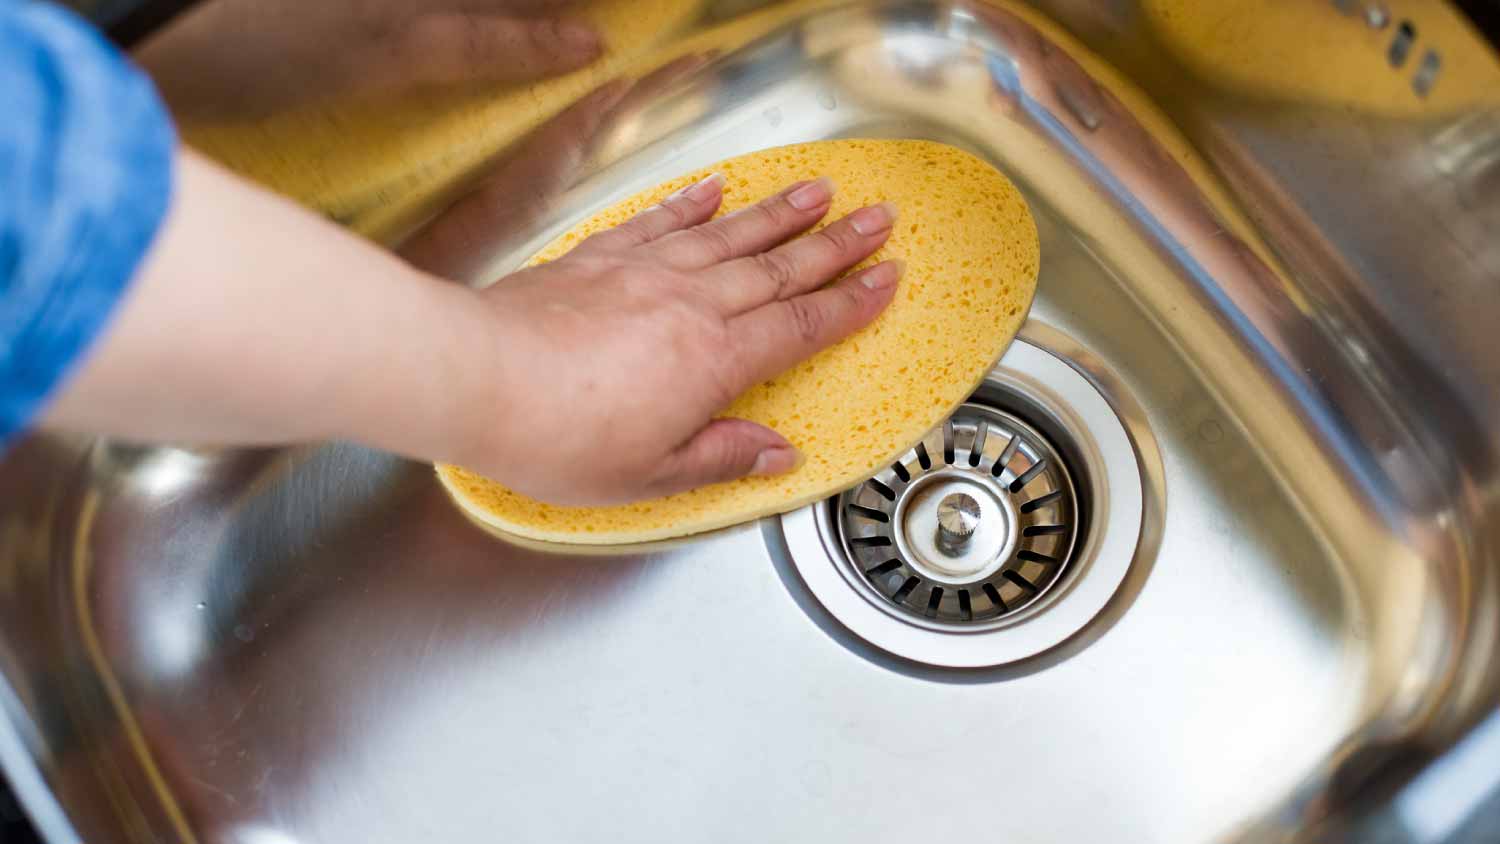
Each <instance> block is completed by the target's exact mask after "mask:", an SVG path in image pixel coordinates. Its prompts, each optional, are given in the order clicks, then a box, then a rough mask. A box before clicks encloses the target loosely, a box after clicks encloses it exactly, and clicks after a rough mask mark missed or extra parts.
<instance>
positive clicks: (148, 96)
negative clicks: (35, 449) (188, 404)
mask: <svg viewBox="0 0 1500 844" xmlns="http://www.w3.org/2000/svg"><path fill="white" fill-rule="evenodd" d="M175 146H176V137H175V134H174V132H173V129H172V123H171V119H170V118H169V117H168V115H167V112H166V109H165V108H163V106H162V104H161V101H160V100H159V99H158V98H157V95H156V90H155V88H153V87H152V85H151V82H150V80H149V79H148V78H146V76H145V75H144V74H142V73H141V72H140V71H138V70H136V69H135V68H134V67H132V66H131V65H130V63H129V62H128V61H127V60H126V59H125V57H124V56H122V55H121V54H120V53H119V52H118V51H117V50H115V48H114V47H113V46H111V45H110V44H109V42H108V41H106V40H105V39H104V38H103V36H101V35H100V34H99V33H98V32H97V31H95V30H94V29H93V28H91V27H90V26H89V25H88V24H86V23H85V22H83V21H82V20H81V19H79V18H78V17H76V16H75V15H73V14H72V13H71V12H68V11H65V10H63V9H61V8H59V7H56V6H53V5H51V4H46V3H37V2H16V0H0V449H3V448H4V446H5V445H6V444H7V443H8V442H9V441H11V440H13V439H14V438H15V436H16V435H17V434H18V433H19V432H20V431H21V430H23V429H24V428H25V426H26V425H27V424H28V422H30V421H31V420H32V419H33V418H34V417H35V416H36V414H37V413H38V411H39V410H40V409H41V407H42V405H43V403H44V402H45V400H46V399H47V397H48V396H49V395H50V394H51V393H53V392H54V391H55V390H56V389H57V387H58V386H59V385H60V384H61V383H62V381H63V379H64V378H65V377H66V376H67V374H68V372H69V371H70V369H71V368H72V367H73V366H74V365H75V364H77V362H78V361H79V359H80V358H81V356H82V355H83V354H84V353H85V351H86V350H87V349H88V346H89V344H90V342H92V341H93V340H94V338H95V337H96V336H98V334H99V333H100V331H101V330H102V329H103V327H104V325H105V322H106V321H107V319H108V318H109V315H110V312H111V311H112V310H113V309H114V307H115V304H116V303H117V302H118V301H119V300H120V297H121V296H122V295H123V293H124V291H125V289H126V287H127V286H128V284H129V282H130V279H131V276H132V275H133V273H134V270H135V267H136V265H137V264H138V263H139V262H140V260H141V258H142V257H143V256H144V255H145V253H146V250H147V248H148V247H149V246H150V244H151V239H152V237H153V236H154V234H155V233H156V230H157V228H158V227H159V226H160V225H161V221H162V218H163V216H164V215H165V214H166V210H167V203H168V200H169V198H170V196H171V187H172V154H173V150H174V148H175Z"/></svg>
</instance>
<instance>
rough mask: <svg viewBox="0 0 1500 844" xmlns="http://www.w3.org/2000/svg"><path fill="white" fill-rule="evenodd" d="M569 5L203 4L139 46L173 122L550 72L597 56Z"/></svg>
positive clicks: (412, 0) (396, 0)
mask: <svg viewBox="0 0 1500 844" xmlns="http://www.w3.org/2000/svg"><path fill="white" fill-rule="evenodd" d="M569 5H571V4H570V3H568V2H564V0H557V2H547V0H314V2H306V0H205V2H203V3H200V4H199V5H198V6H197V7H195V8H193V9H191V10H189V11H188V12H186V13H184V14H183V15H182V17H181V18H180V19H178V20H174V21H173V22H172V23H171V25H170V26H168V27H167V28H166V29H164V30H162V31H161V32H159V33H157V34H155V35H153V36H152V37H151V38H150V39H148V40H147V41H146V42H145V43H144V44H143V45H141V47H140V48H139V49H137V50H136V51H135V53H134V58H135V59H136V61H138V62H139V63H140V64H141V65H142V66H143V67H145V69H146V70H147V72H149V73H150V74H151V76H152V78H153V79H154V80H156V83H157V86H158V87H159V88H160V89H161V91H162V94H163V97H164V98H165V99H166V101H167V103H168V104H169V105H170V106H171V107H172V111H173V113H174V114H176V115H177V117H178V119H179V120H193V119H206V120H215V119H250V118H254V117H258V116H262V115H264V114H267V113H270V112H274V111H277V110H280V109H284V108H289V107H292V106H297V105H303V104H306V103H308V102H313V101H318V100H324V99H339V98H358V97H362V96H371V95H378V94H390V93H400V92H404V91H411V90H414V89H422V88H426V87H437V86H446V85H456V84H462V83H468V82H515V81H527V80H532V79H540V78H543V77H547V76H555V75H557V74H560V73H566V72H567V71H570V70H575V69H577V68H580V67H582V66H584V65H586V64H588V63H589V62H591V61H593V60H594V59H595V58H597V57H598V56H599V54H600V52H601V50H602V49H603V44H602V43H601V39H600V38H599V35H598V33H597V32H595V31H594V30H593V29H592V28H591V27H589V26H588V25H586V24H584V23H582V22H581V21H578V20H574V19H571V18H568V17H566V16H564V14H563V12H564V11H565V9H566V7H567V6H569Z"/></svg>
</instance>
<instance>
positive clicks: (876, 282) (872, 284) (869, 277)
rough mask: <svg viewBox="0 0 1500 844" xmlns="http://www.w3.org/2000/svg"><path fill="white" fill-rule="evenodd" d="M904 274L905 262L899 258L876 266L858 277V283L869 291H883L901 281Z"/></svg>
mask: <svg viewBox="0 0 1500 844" xmlns="http://www.w3.org/2000/svg"><path fill="white" fill-rule="evenodd" d="M905 274H906V262H905V261H903V260H901V259H900V258H892V259H891V260H889V261H886V262H885V263H883V264H876V265H875V266H873V267H871V268H870V269H868V270H865V272H864V273H863V274H862V275H861V276H860V277H859V283H860V284H863V285H864V286H866V287H868V288H870V289H871V290H884V289H885V288H887V287H890V286H892V285H894V284H895V283H896V282H897V281H900V280H901V276H903V275H905Z"/></svg>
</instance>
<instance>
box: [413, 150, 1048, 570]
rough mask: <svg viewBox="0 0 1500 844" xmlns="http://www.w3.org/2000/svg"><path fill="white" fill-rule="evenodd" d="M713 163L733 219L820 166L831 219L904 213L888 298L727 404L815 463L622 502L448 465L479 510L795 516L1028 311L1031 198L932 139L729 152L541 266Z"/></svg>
mask: <svg viewBox="0 0 1500 844" xmlns="http://www.w3.org/2000/svg"><path fill="white" fill-rule="evenodd" d="M714 171H718V172H720V173H723V174H724V176H725V180H726V181H725V198H724V205H723V208H722V209H721V211H720V213H721V214H722V213H726V212H729V211H733V210H735V209H736V208H742V207H744V206H746V205H749V204H752V203H753V202H755V201H757V200H759V199H761V198H763V197H766V196H768V195H770V194H772V193H774V192H776V191H777V190H779V189H781V188H782V187H784V186H785V185H787V184H788V183H790V182H793V181H797V180H799V179H810V178H814V177H817V176H820V175H822V176H828V177H830V178H831V179H832V180H833V182H834V184H835V185H836V186H837V188H838V192H837V194H836V196H835V199H834V203H833V208H832V210H831V211H830V212H829V214H828V217H827V218H826V219H825V222H831V221H833V220H836V219H838V218H839V217H840V216H842V215H844V214H846V213H848V212H850V211H853V210H855V209H856V208H858V207H860V206H862V205H868V204H872V203H875V202H879V201H881V200H889V201H892V202H894V203H895V204H896V205H897V206H898V207H899V208H900V213H901V217H900V219H899V220H898V221H897V224H896V231H895V233H894V234H893V235H892V236H891V239H890V241H889V242H888V243H886V245H885V246H884V248H882V249H881V250H880V252H878V253H877V254H876V255H875V256H873V257H872V258H870V259H869V260H868V261H866V262H865V264H862V265H861V266H866V265H869V264H873V263H875V262H877V261H880V260H884V259H886V258H893V257H900V258H903V259H905V261H906V274H905V276H904V277H903V278H902V280H901V282H900V285H899V287H898V288H897V291H896V297H895V300H894V301H893V302H892V304H891V306H890V307H889V308H888V309H887V310H886V311H885V312H884V313H883V314H881V316H880V317H879V318H878V319H877V320H876V321H875V322H874V323H872V324H871V325H869V326H867V327H866V328H865V329H864V330H862V331H860V332H859V333H857V334H855V335H853V336H851V337H849V338H847V339H846V340H844V341H843V342H842V343H839V344H838V345H836V346H834V347H832V348H829V349H826V350H824V351H823V352H821V353H820V354H818V355H816V356H814V357H813V358H811V359H810V360H807V361H805V362H804V363H802V364H800V365H798V366H796V367H794V368H793V369H791V370H789V371H787V372H786V373H784V374H782V375H781V376H779V377H777V378H776V379H774V380H772V381H769V382H767V383H764V384H759V385H757V386H755V387H754V388H752V389H751V390H750V391H749V392H747V393H745V394H744V395H742V396H740V397H739V398H738V399H737V400H736V401H735V402H734V404H733V405H731V406H730V407H729V408H728V409H727V410H726V411H725V412H724V415H725V416H735V417H741V418H745V419H750V420H753V421H755V422H759V423H761V424H764V425H767V426H769V427H771V428H773V429H775V430H777V431H779V432H780V433H781V434H782V435H783V436H785V437H786V438H787V439H788V440H790V441H791V442H792V444H793V445H795V446H797V448H799V449H801V450H802V452H803V454H804V455H805V456H806V458H807V459H806V461H805V462H804V463H803V465H802V466H801V467H799V468H798V469H796V470H795V471H792V472H790V473H788V474H785V475H780V476H777V477H772V478H746V479H742V480H738V481H733V482H730V483H724V484H715V485H713V486H708V487H704V488H701V489H697V490H693V491H691V492H686V493H680V494H677V495H672V496H668V497H666V498H658V499H654V500H650V501H641V502H637V503H633V504H624V505H618V506H612V507H559V506H553V505H550V504H543V503H541V502H538V501H535V500H532V499H530V498H527V497H526V496H523V495H521V494H519V493H516V492H513V491H511V490H509V489H507V488H506V487H504V486H502V485H500V484H498V483H496V482H494V481H491V480H489V479H487V478H484V477H482V476H480V475H477V474H475V473H473V472H470V471H467V470H465V469H462V468H459V467H456V466H446V465H443V466H439V467H438V470H437V471H438V477H439V478H440V479H441V480H442V482H443V485H444V486H445V487H446V488H447V489H448V491H449V492H450V493H451V494H452V495H453V497H454V499H455V500H456V501H457V502H458V504H459V506H460V507H462V508H463V509H464V510H465V511H466V512H467V513H468V514H470V515H471V516H472V517H474V518H476V519H478V520H479V521H480V522H482V523H484V524H487V525H490V526H492V527H495V528H498V529H500V530H501V531H504V532H507V533H512V534H517V535H520V536H524V537H528V538H532V539H541V540H548V541H555V542H569V543H587V544H601V545H602V544H619V543H628V542H644V541H649V540H655V539H664V538H668V537H673V536H681V535H684V534H689V533H697V532H699V531H705V530H711V529H713V528H718V527H724V526H726V525H732V524H736V523H739V522H744V521H749V520H751V519H755V518H759V517H761V516H766V515H770V514H772V513H780V512H786V511H788V510H792V509H795V508H797V507H800V506H802V505H804V504H807V503H810V502H813V501H816V500H818V499H820V498H824V497H826V496H828V495H831V494H833V493H836V492H838V491H839V490H842V489H844V488H847V487H849V486H851V485H853V484H855V483H858V482H859V481H861V480H863V479H864V478H867V477H869V476H870V475H871V474H873V473H874V472H875V471H876V470H878V469H880V468H881V467H883V466H885V465H887V464H889V463H890V462H892V461H893V460H895V459H896V458H897V457H898V456H899V455H900V454H902V453H903V452H905V451H906V450H907V449H909V448H911V447H912V446H914V445H915V444H916V442H917V441H918V440H919V439H921V437H922V435H923V434H925V433H926V432H927V431H928V430H929V429H931V428H932V427H933V426H934V425H936V424H938V423H939V422H941V421H942V420H943V419H944V418H946V417H947V416H948V414H950V413H951V412H953V410H954V409H955V408H957V406H958V405H959V404H960V403H961V402H962V401H963V400H964V399H965V398H966V397H967V396H968V395H969V393H970V392H972V391H973V390H974V388H975V387H977V386H978V384H979V382H980V380H981V379H983V377H984V375H985V373H986V372H988V371H989V369H990V367H992V366H993V365H994V364H995V361H997V360H998V359H999V358H1000V355H1001V354H1002V353H1003V352H1004V351H1005V349H1006V347H1007V346H1009V345H1010V342H1011V340H1012V339H1013V338H1014V337H1015V335H1016V332H1017V331H1018V330H1019V329H1020V327H1021V322H1022V321H1023V320H1024V319H1025V318H1026V311H1027V309H1028V308H1029V307H1030V305H1031V298H1032V295H1033V293H1035V291H1036V273H1037V260H1038V255H1039V249H1038V244H1037V233H1036V224H1035V222H1034V221H1033V220H1032V218H1031V212H1030V211H1029V210H1028V209H1027V207H1026V201H1025V200H1024V199H1023V198H1022V197H1021V193H1020V191H1018V190H1017V189H1016V187H1015V186H1014V185H1012V184H1011V183H1010V181H1009V180H1007V179H1006V178H1005V177H1004V176H1003V175H1001V174H1000V173H999V172H998V171H996V170H995V168H993V167H991V166H990V165H989V164H987V163H985V162H984V161H981V160H980V159H978V158H975V157H974V156H972V155H970V154H968V153H966V152H963V151H962V150H959V149H955V148H953V147H950V146H945V145H943V144H938V143H932V142H929V141H907V140H837V141H819V142H815V143H808V144H797V145H794V146H786V147H779V148H775V149H767V150H762V151H760V152H756V153H752V154H750V155H745V156H740V157H739V158H732V159H729V160H728V161H724V162H721V163H719V164H716V165H714V166H713V167H709V168H706V169H704V170H701V171H698V172H694V173H688V174H686V175H683V176H681V177H679V178H677V179H673V180H672V181H670V182H667V183H666V184H663V185H660V186H658V187H655V188H652V189H651V190H648V191H645V192H643V193H640V194H637V195H636V196H633V197H630V198H629V199H626V200H624V201H623V202H621V203H619V204H618V205H615V206H613V207H610V208H608V209H606V210H605V211H603V212H601V213H599V214H596V215H594V216H593V217H591V218H590V219H588V220H585V221H584V222H582V223H580V224H579V225H577V226H576V227H574V228H573V229H572V230H570V231H568V232H567V233H566V234H564V235H563V236H562V237H560V238H558V239H557V240H555V241H553V242H552V243H551V244H549V245H548V246H547V247H546V248H544V249H543V250H542V251H541V252H540V253H539V254H537V255H536V256H535V257H534V258H533V259H532V260H531V262H530V263H531V264H536V263H541V262H543V261H548V260H551V259H553V258H556V257H558V256H560V255H562V254H563V253H565V252H566V251H567V250H569V249H570V248H572V247H573V246H574V245H575V244H577V243H578V241H580V240H582V239H583V238H584V237H587V236H588V235H590V234H592V233H594V232H596V231H599V230H601V229H604V228H607V227H610V226H614V225H617V224H619V223H621V222H623V221H625V220H626V219H628V218H629V217H631V216H632V215H634V214H636V213H637V212H639V211H641V210H643V209H645V208H647V207H649V206H650V205H652V204H653V203H656V202H658V201H660V200H661V199H662V198H663V197H665V196H667V195H668V194H670V193H671V192H672V191H675V190H677V189H679V188H682V187H684V186H686V185H689V184H691V183H692V182H694V181H696V180H697V179H700V178H703V177H704V176H707V175H708V174H709V173H712V172H714Z"/></svg>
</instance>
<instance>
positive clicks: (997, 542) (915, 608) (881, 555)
mask: <svg viewBox="0 0 1500 844" xmlns="http://www.w3.org/2000/svg"><path fill="white" fill-rule="evenodd" d="M935 453H936V454H941V455H942V460H941V462H939V461H936V460H933V459H932V456H933V455H934V454H935ZM924 456H925V457H926V458H927V459H925V460H924V459H923V457H924ZM833 506H834V508H835V511H836V514H837V519H838V527H839V537H840V540H841V542H842V545H843V550H844V552H845V553H846V554H847V555H848V559H849V561H850V563H851V564H852V565H853V566H854V567H855V569H856V570H857V571H858V572H859V573H860V575H861V576H862V577H863V578H864V580H865V582H866V583H867V584H868V585H869V587H870V588H871V589H872V590H873V591H874V592H875V593H877V594H878V595H880V596H881V597H883V598H885V599H886V600H887V601H888V602H889V604H890V606H891V607H893V608H897V609H899V610H901V611H904V612H908V613H911V614H913V615H916V616H919V617H923V618H927V619H931V620H934V621H936V622H939V623H945V624H952V625H969V624H974V623H980V622H986V621H990V620H993V619H996V618H1000V617H1001V616H1005V615H1008V614H1010V613H1013V612H1016V611H1018V610H1020V609H1022V608H1023V607H1026V606H1029V605H1030V604H1031V603H1032V602H1034V601H1036V600H1037V599H1038V598H1040V597H1041V596H1042V595H1043V594H1044V593H1045V592H1046V591H1047V590H1048V588H1050V587H1051V586H1052V584H1053V583H1055V582H1057V580H1058V578H1059V576H1060V575H1061V574H1062V572H1063V570H1064V569H1065V568H1066V566H1067V563H1068V560H1069V559H1071V558H1072V555H1073V548H1074V544H1075V541H1076V539H1077V536H1078V528H1079V524H1078V521H1079V515H1080V512H1081V510H1080V507H1079V502H1078V492H1077V489H1076V488H1075V487H1074V484H1073V480H1072V475H1071V473H1070V472H1069V471H1068V468H1067V464H1066V462H1065V460H1064V459H1063V457H1062V455H1061V454H1059V453H1058V451H1057V450H1056V449H1054V448H1053V447H1052V444H1051V443H1050V442H1048V441H1047V438H1046V437H1044V436H1043V435H1042V434H1041V433H1040V432H1038V431H1037V430H1036V429H1035V428H1033V427H1032V426H1031V425H1028V424H1026V423H1025V422H1023V421H1021V419H1019V418H1018V417H1017V416H1015V415H1014V414H1012V413H1008V412H1006V411H1003V410H999V409H997V408H994V407H989V406H986V405H983V404H978V403H970V404H965V405H964V406H963V407H962V408H960V409H959V411H958V412H957V413H955V414H954V415H953V416H952V417H950V418H949V419H948V420H947V421H946V422H944V423H943V424H942V425H941V426H939V427H938V428H936V429H934V430H933V431H932V432H931V433H929V434H928V435H927V436H926V437H925V438H924V439H923V441H922V443H921V444H920V445H919V446H918V447H916V448H913V449H912V450H911V451H910V452H908V453H907V454H906V455H904V456H903V457H902V458H901V459H900V460H899V461H897V462H896V463H895V464H893V465H892V466H890V467H889V468H887V469H885V470H884V471H882V472H880V473H879V474H877V475H876V476H875V477H874V478H872V479H870V480H869V481H866V482H865V483H863V484H860V485H859V486H857V487H855V488H854V489H852V490H849V491H848V492H845V493H843V494H842V495H840V496H838V497H837V498H836V499H835V500H834V505H833Z"/></svg>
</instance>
